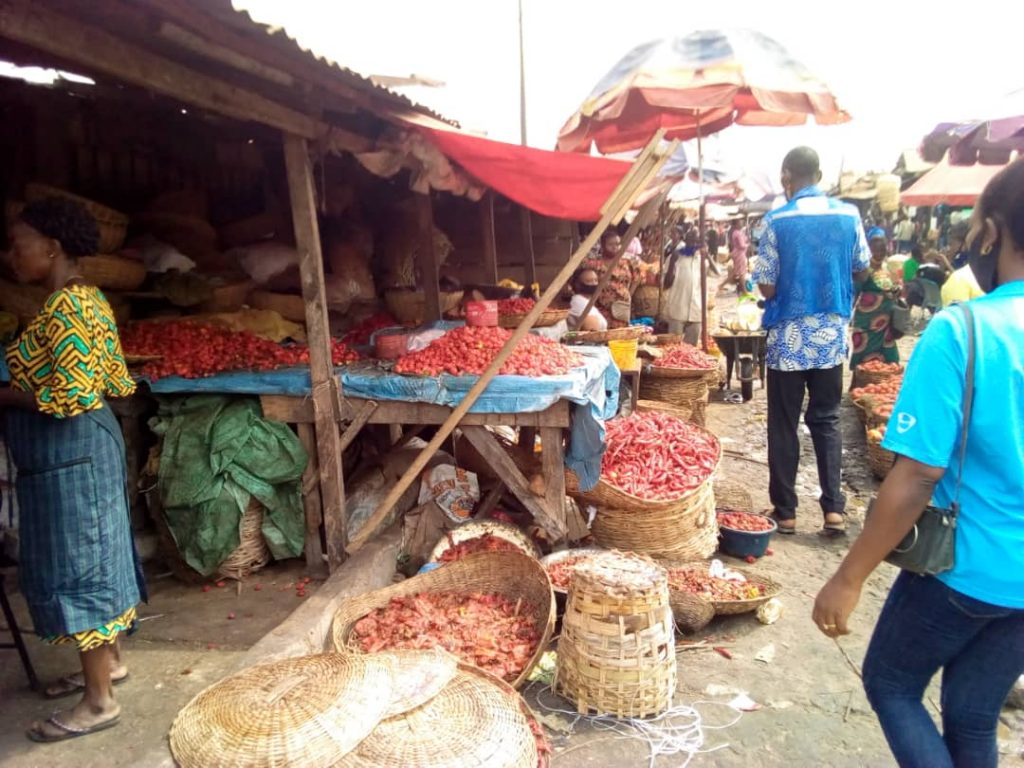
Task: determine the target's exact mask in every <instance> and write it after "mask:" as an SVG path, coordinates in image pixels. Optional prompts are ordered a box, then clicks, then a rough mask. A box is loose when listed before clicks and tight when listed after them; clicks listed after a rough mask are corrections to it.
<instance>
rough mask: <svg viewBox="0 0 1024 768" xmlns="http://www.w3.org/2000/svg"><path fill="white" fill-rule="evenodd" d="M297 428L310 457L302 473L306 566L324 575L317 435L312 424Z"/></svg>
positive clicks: (299, 425) (313, 571)
mask: <svg viewBox="0 0 1024 768" xmlns="http://www.w3.org/2000/svg"><path fill="white" fill-rule="evenodd" d="M295 430H296V432H298V434H299V442H300V443H302V447H303V448H305V449H306V455H307V456H308V457H309V462H308V463H307V464H306V471H305V472H303V473H302V508H303V509H304V510H305V513H306V547H305V549H306V567H307V568H309V570H310V572H311V574H316V575H318V576H324V575H326V573H327V563H326V562H324V545H323V542H322V541H321V539H320V525H321V523H323V508H322V507H321V506H320V468H319V464H318V463H317V460H316V436H315V434H314V432H313V425H312V424H296V425H295Z"/></svg>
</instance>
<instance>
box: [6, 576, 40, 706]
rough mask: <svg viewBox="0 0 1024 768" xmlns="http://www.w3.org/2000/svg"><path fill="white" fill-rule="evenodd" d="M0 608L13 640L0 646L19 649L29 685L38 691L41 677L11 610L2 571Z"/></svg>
mask: <svg viewBox="0 0 1024 768" xmlns="http://www.w3.org/2000/svg"><path fill="white" fill-rule="evenodd" d="M0 610H3V612H4V621H6V622H7V631H8V632H10V633H11V639H12V641H13V642H10V643H0V648H5V649H10V648H14V649H16V650H17V651H18V655H19V656H20V657H21V666H22V667H24V669H25V675H26V676H27V677H28V684H29V687H30V688H31V689H32V690H33V691H37V690H39V678H38V677H36V670H35V668H34V667H33V666H32V659H30V658H29V656H28V649H27V648H26V647H25V640H24V639H23V638H22V636H21V630H20V629H18V623H17V622H16V621H15V620H14V611H12V610H11V604H10V602H8V600H7V591H6V590H5V589H4V574H2V573H0Z"/></svg>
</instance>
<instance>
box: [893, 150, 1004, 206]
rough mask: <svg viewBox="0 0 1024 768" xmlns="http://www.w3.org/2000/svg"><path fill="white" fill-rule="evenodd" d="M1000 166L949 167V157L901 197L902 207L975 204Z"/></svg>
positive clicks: (943, 159)
mask: <svg viewBox="0 0 1024 768" xmlns="http://www.w3.org/2000/svg"><path fill="white" fill-rule="evenodd" d="M1004 167H1005V166H1002V165H950V163H949V157H948V156H946V157H944V158H942V162H940V163H939V164H938V165H936V166H935V167H934V168H932V169H931V170H930V171H928V173H926V174H925V175H924V176H922V177H921V178H920V179H918V180H917V181H915V182H914V183H913V184H912V185H911V186H910V188H909V189H907V190H906V191H905V192H903V193H902V194H901V195H900V202H902V203H903V204H904V205H938V204H939V203H945V204H946V205H974V204H975V202H977V200H978V197H979V196H980V195H981V193H982V190H984V189H985V185H986V184H988V182H989V180H991V178H992V177H993V176H995V175H996V174H997V173H999V171H1001V170H1003V168H1004Z"/></svg>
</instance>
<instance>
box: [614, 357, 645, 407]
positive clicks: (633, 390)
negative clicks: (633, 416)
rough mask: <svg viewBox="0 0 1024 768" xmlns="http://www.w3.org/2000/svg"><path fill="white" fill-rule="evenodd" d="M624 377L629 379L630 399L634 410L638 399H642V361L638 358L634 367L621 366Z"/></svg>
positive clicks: (620, 371) (620, 370)
mask: <svg viewBox="0 0 1024 768" xmlns="http://www.w3.org/2000/svg"><path fill="white" fill-rule="evenodd" d="M619 373H620V374H621V375H622V378H624V379H628V380H629V399H630V404H631V405H632V406H633V410H636V404H637V401H638V400H639V399H640V361H639V360H637V362H636V366H635V367H633V368H620V369H619Z"/></svg>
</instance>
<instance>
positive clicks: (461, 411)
mask: <svg viewBox="0 0 1024 768" xmlns="http://www.w3.org/2000/svg"><path fill="white" fill-rule="evenodd" d="M664 135H665V133H664V130H659V131H658V132H657V133H656V134H655V135H654V137H653V138H652V139H651V143H652V144H655V145H656V144H658V143H660V142H661V139H662V138H663V137H664ZM676 146H677V142H674V143H672V144H670V145H669V150H670V151H674V150H675V147H676ZM656 156H657V155H656ZM667 159H668V154H664V155H660V156H657V159H656V160H655V161H653V162H652V163H650V164H649V165H634V166H632V167H631V168H630V169H629V171H627V172H626V177H627V178H626V182H627V183H628V182H629V181H630V179H631V177H633V176H636V175H648V172H649V171H650V172H653V173H657V172H658V169H659V168H660V167H661V166H662V165H664V163H665V160H667ZM634 199H635V193H634ZM630 202H631V201H630V200H628V199H625V198H623V199H618V198H610V199H609V200H608V201H607V202H606V203H605V206H606V207H607V210H608V211H609V212H608V213H605V214H604V215H603V216H602V217H601V220H600V221H598V222H597V225H596V226H595V227H594V229H593V230H592V231H591V232H590V234H589V235H587V238H586V240H584V241H583V242H582V243H581V244H580V247H579V248H578V249H577V251H576V253H574V254H573V255H572V257H571V258H570V259H569V261H568V262H567V263H566V264H565V266H563V267H562V269H561V271H560V272H559V273H558V274H557V275H556V276H555V278H554V280H552V281H551V283H550V285H548V287H547V289H546V290H545V291H544V293H543V294H542V295H541V297H540V298H539V299H538V300H537V303H536V304H534V306H533V309H531V310H530V311H529V312H528V313H527V314H526V316H525V317H524V318H523V319H522V320H521V321H520V323H519V326H518V327H517V328H516V329H515V330H514V331H513V332H512V335H511V336H510V337H509V339H508V341H506V342H505V345H504V346H503V347H502V348H501V349H500V350H499V351H498V354H497V355H495V357H494V360H492V361H491V364H490V365H488V366H487V368H486V370H484V372H483V374H482V375H481V376H480V378H478V379H477V381H476V383H475V384H474V385H473V386H472V387H471V388H470V390H469V392H467V393H466V395H465V397H463V398H462V400H461V401H460V402H459V404H458V406H457V407H456V408H455V409H454V410H453V411H452V414H451V416H449V417H448V419H447V420H445V422H444V424H442V425H441V426H440V427H438V430H437V432H436V433H435V435H434V437H433V438H431V440H430V442H429V443H427V446H426V447H425V448H424V449H423V450H422V451H421V452H420V454H419V456H417V457H416V459H415V460H414V461H413V462H412V464H410V465H409V467H408V469H406V471H405V473H404V474H403V475H402V476H401V477H400V478H399V479H398V482H397V483H396V484H395V485H394V487H393V488H392V489H391V490H390V491H389V492H388V495H387V496H385V497H384V498H383V499H382V500H381V502H380V504H378V505H377V509H375V510H374V511H373V514H372V515H370V517H369V518H368V519H367V521H366V522H365V523H364V524H363V527H362V529H361V530H360V531H359V532H358V533H357V534H356V535H355V536H354V537H353V538H352V541H351V542H350V543H349V552H350V553H352V552H355V551H357V550H358V549H359V548H360V547H361V546H362V545H363V544H365V543H366V541H367V539H369V537H370V536H372V535H373V533H374V531H376V530H377V528H378V527H380V525H381V523H382V522H383V521H384V518H385V517H387V515H388V513H389V512H390V511H391V508H392V507H394V505H395V503H396V502H397V501H398V500H399V499H400V498H401V497H402V494H403V493H405V491H406V489H407V488H408V487H409V486H410V485H411V484H412V483H413V482H414V481H415V480H416V478H418V477H419V474H420V472H422V471H423V469H424V467H426V465H427V462H429V461H430V459H431V457H432V456H433V455H434V454H435V453H436V452H437V449H438V448H440V446H441V444H442V443H443V442H444V441H445V440H447V439H448V436H449V435H450V434H451V433H452V430H454V429H455V427H456V425H458V424H459V422H460V421H461V420H462V418H463V417H464V416H465V415H466V414H467V413H469V409H470V408H472V407H473V404H474V403H476V401H477V399H478V398H479V397H480V395H482V394H483V392H484V390H486V389H487V387H488V385H489V384H490V383H491V381H492V380H493V379H494V377H495V376H496V375H497V374H498V371H500V370H501V366H503V365H504V364H505V361H506V360H507V359H508V357H509V355H511V354H512V350H514V349H515V348H516V345H517V344H519V342H520V341H522V339H523V338H524V337H525V336H526V334H527V333H529V332H530V329H531V328H533V324H534V323H535V322H536V321H537V318H538V317H540V315H541V313H542V312H544V310H546V309H547V308H548V306H550V304H551V302H552V301H553V300H554V298H555V296H557V295H558V293H559V292H560V291H561V290H562V288H563V287H564V286H565V283H566V281H567V280H568V279H569V278H570V277H571V276H572V274H573V272H575V271H576V268H577V267H578V266H579V265H580V264H581V263H582V262H583V259H585V258H586V257H587V254H588V253H589V252H590V249H591V248H592V247H593V246H594V244H595V243H596V242H597V240H598V239H599V238H600V237H601V234H602V233H603V232H604V230H605V229H606V228H607V227H608V226H609V225H610V224H611V223H612V222H613V221H616V219H615V216H616V215H617V212H618V211H621V210H623V209H624V208H625V207H627V206H628V205H629V203H630Z"/></svg>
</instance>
